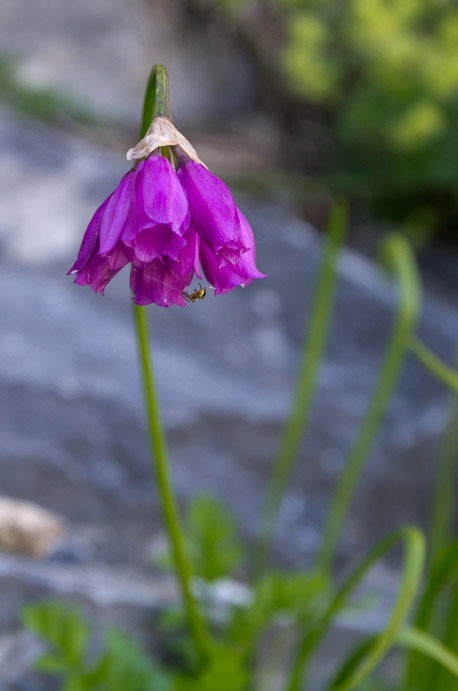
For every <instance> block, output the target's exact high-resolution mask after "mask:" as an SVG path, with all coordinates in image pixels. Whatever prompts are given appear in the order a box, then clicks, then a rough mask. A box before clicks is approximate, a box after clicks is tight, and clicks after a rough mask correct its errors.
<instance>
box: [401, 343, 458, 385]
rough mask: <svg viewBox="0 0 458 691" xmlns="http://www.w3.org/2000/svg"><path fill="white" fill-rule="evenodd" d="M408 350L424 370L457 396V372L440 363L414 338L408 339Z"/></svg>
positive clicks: (439, 360) (435, 356) (438, 359)
mask: <svg viewBox="0 0 458 691" xmlns="http://www.w3.org/2000/svg"><path fill="white" fill-rule="evenodd" d="M410 349H411V351H412V352H413V353H414V354H415V355H416V356H417V358H418V359H419V360H420V362H421V363H422V364H423V365H424V366H425V367H426V369H428V370H429V371H430V372H431V373H432V374H434V375H435V377H436V378H437V379H439V380H440V381H441V382H443V383H444V384H446V385H447V386H448V387H449V388H450V389H451V390H452V391H454V393H455V394H458V372H457V371H456V370H455V369H453V367H449V366H448V365H446V364H445V363H444V362H442V360H441V359H440V358H438V357H437V355H435V354H434V353H433V352H432V351H431V350H430V349H429V348H428V347H427V346H425V344H424V343H422V342H421V341H420V340H419V339H418V338H415V336H413V337H412V338H411V339H410Z"/></svg>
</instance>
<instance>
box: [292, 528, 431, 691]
mask: <svg viewBox="0 0 458 691" xmlns="http://www.w3.org/2000/svg"><path fill="white" fill-rule="evenodd" d="M399 541H402V542H404V544H405V557H404V567H403V570H402V574H401V584H400V588H399V593H398V596H397V598H396V601H395V603H394V605H393V608H392V611H391V615H390V618H389V621H388V623H387V626H386V628H385V630H384V631H383V633H382V634H381V635H380V636H378V637H377V640H376V641H375V642H374V645H373V646H372V647H371V649H370V650H369V651H368V653H367V655H366V657H365V659H364V660H362V661H361V664H360V665H359V666H358V667H357V668H356V669H355V670H354V672H353V674H352V675H351V676H350V678H349V679H347V681H346V682H345V684H343V685H341V686H338V687H332V691H349V690H350V689H352V688H354V687H355V686H356V684H359V683H360V682H361V681H362V680H363V679H364V678H365V677H367V676H368V675H369V674H370V673H371V672H372V670H373V669H374V668H375V667H376V666H377V665H378V664H379V662H380V661H381V660H382V659H383V657H384V656H385V655H386V653H387V652H388V650H389V649H390V648H391V646H392V645H393V644H394V642H395V640H396V637H397V636H398V634H399V631H400V630H401V628H402V627H403V625H404V623H405V620H406V618H407V616H408V614H409V612H410V609H411V607H412V604H413V601H414V599H415V596H416V594H417V591H418V588H419V585H420V580H421V575H422V572H423V565H424V561H425V540H424V538H423V534H422V533H421V532H420V531H419V530H418V529H417V528H414V527H406V528H402V529H400V530H397V531H396V532H394V533H392V534H391V535H389V536H388V537H386V538H385V539H384V540H383V541H382V542H381V543H380V544H379V545H377V547H375V549H373V550H372V552H370V554H369V555H368V556H367V557H366V558H365V559H363V561H362V562H361V563H360V564H359V565H358V566H357V567H356V569H355V570H354V571H353V572H352V574H351V575H350V576H349V577H348V578H347V580H346V581H345V582H344V584H343V585H342V586H341V587H340V588H339V590H338V592H337V593H336V595H335V597H334V599H333V601H332V602H331V604H330V605H329V607H328V609H327V610H326V612H325V614H324V615H323V617H322V618H321V620H320V621H319V622H318V624H317V625H316V627H315V628H314V629H312V630H309V631H306V633H305V635H304V636H303V638H302V641H301V642H300V644H299V649H298V653H297V656H296V659H295V661H294V664H293V668H292V673H291V677H290V680H289V683H288V685H287V687H286V689H287V691H299V689H300V688H302V687H301V683H302V680H303V677H304V675H305V673H306V671H307V664H308V661H309V658H310V654H311V653H312V651H313V650H314V649H315V648H316V646H317V645H318V643H319V642H320V641H321V639H322V638H323V636H324V635H325V634H326V632H327V631H328V630H329V628H330V626H331V624H332V623H333V621H334V619H335V618H336V616H337V614H338V612H339V610H340V609H341V608H342V606H343V605H344V604H345V602H346V601H347V600H348V598H349V596H350V595H351V593H352V592H353V591H354V590H355V588H356V587H357V586H358V585H359V584H360V582H361V581H362V580H363V578H364V576H365V575H366V573H367V572H368V571H369V569H370V568H371V567H372V566H373V565H374V564H375V563H376V562H377V561H379V560H380V559H381V558H382V557H383V556H384V555H385V553H386V552H388V551H389V550H390V549H391V548H392V547H393V546H394V545H395V544H396V543H397V542H399ZM328 688H329V687H328Z"/></svg>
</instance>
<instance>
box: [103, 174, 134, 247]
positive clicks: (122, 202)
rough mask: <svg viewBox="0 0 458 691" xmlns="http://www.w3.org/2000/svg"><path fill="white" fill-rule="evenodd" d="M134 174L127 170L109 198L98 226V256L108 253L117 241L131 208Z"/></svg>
mask: <svg viewBox="0 0 458 691" xmlns="http://www.w3.org/2000/svg"><path fill="white" fill-rule="evenodd" d="M134 180H135V173H134V171H133V170H129V172H128V173H126V174H125V175H124V176H123V178H122V179H121V182H120V183H119V185H118V186H117V188H116V189H115V191H114V192H113V194H112V195H111V197H110V201H109V204H108V206H107V208H106V211H105V213H104V215H103V218H102V224H101V226H100V249H99V254H105V253H107V252H110V251H111V250H112V249H113V247H114V246H115V244H116V242H117V241H118V239H119V236H120V234H121V231H122V229H123V227H124V225H125V223H126V221H127V219H128V216H129V210H130V207H131V199H132V192H133V183H134Z"/></svg>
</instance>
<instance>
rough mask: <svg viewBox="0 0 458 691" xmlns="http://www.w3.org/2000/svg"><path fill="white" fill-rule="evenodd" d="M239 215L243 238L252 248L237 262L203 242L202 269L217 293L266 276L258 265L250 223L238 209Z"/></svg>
mask: <svg viewBox="0 0 458 691" xmlns="http://www.w3.org/2000/svg"><path fill="white" fill-rule="evenodd" d="M237 215H238V219H239V224H240V236H241V239H242V241H243V243H244V245H249V247H250V248H249V249H248V250H247V251H244V252H243V254H241V256H240V259H239V261H238V262H237V263H236V264H234V263H233V262H232V261H228V260H227V259H225V258H224V257H221V256H220V255H219V254H218V253H215V252H214V251H213V250H212V249H211V248H210V247H209V246H208V245H206V243H204V242H202V243H201V249H200V259H201V263H202V269H203V271H204V274H205V277H206V279H207V280H208V282H209V283H211V285H213V286H214V287H215V295H218V294H223V293H228V292H229V291H230V290H232V289H233V288H235V287H236V286H239V285H242V286H244V287H245V286H247V285H249V284H250V283H252V282H253V280H254V279H255V278H265V274H262V273H261V272H260V271H259V270H258V269H257V267H256V248H255V244H254V236H253V231H252V230H251V227H250V224H249V223H248V221H247V220H246V218H245V216H244V215H243V214H242V213H241V212H240V211H239V210H238V209H237Z"/></svg>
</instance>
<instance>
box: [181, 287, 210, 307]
mask: <svg viewBox="0 0 458 691" xmlns="http://www.w3.org/2000/svg"><path fill="white" fill-rule="evenodd" d="M206 294H207V291H206V290H205V288H202V285H201V284H200V283H199V287H198V288H196V290H193V292H192V293H187V292H186V291H185V290H183V292H182V295H183V297H184V299H185V300H186V302H195V301H196V300H203V299H204V297H205V296H206Z"/></svg>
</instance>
